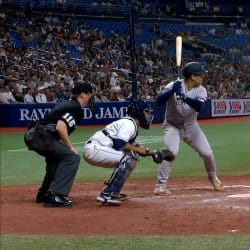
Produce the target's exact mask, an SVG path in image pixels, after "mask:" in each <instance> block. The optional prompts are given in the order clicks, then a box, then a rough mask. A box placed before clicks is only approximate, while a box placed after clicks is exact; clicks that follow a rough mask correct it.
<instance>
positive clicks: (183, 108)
mask: <svg viewBox="0 0 250 250" xmlns="http://www.w3.org/2000/svg"><path fill="white" fill-rule="evenodd" d="M206 73H207V71H205V70H204V69H203V67H202V65H201V64H200V63H197V62H190V63H187V64H186V65H185V66H184V67H183V76H184V79H181V80H177V81H174V82H170V83H169V84H167V85H166V86H165V88H164V89H163V90H162V91H161V93H159V95H158V96H157V99H156V103H157V105H164V104H165V105H166V113H165V120H164V123H163V126H164V143H165V145H166V147H167V148H168V149H169V150H170V151H172V152H173V154H174V155H175V157H176V156H177V154H178V152H179V145H180V140H183V141H184V142H185V143H187V144H188V145H189V146H190V147H191V148H193V149H194V150H195V151H196V152H197V153H198V154H199V156H200V157H201V158H202V159H203V162H204V165H205V169H206V171H207V174H208V179H209V181H210V182H211V183H212V185H213V187H214V189H215V190H217V191H222V190H223V185H222V183H221V182H220V180H219V179H218V177H217V174H216V162H215V158H214V154H213V151H212V149H211V146H210V144H209V142H208V140H207V138H206V136H205V134H204V133H203V132H202V130H201V128H200V126H199V124H198V122H197V115H198V112H199V111H200V110H201V108H202V105H203V104H204V102H205V101H206V99H207V90H206V88H205V87H204V86H202V83H203V78H204V75H205V74H206ZM172 163H173V161H171V162H170V161H166V160H165V161H162V163H161V164H160V166H159V170H158V177H157V183H156V186H155V189H154V194H155V195H168V194H170V193H171V192H170V191H169V190H168V189H167V181H168V178H169V174H170V170H171V166H172Z"/></svg>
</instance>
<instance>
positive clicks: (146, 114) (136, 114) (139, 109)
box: [127, 100, 154, 129]
mask: <svg viewBox="0 0 250 250" xmlns="http://www.w3.org/2000/svg"><path fill="white" fill-rule="evenodd" d="M127 115H128V116H131V117H133V118H136V119H138V120H139V124H140V127H141V128H144V129H149V128H150V125H151V123H152V120H153V118H154V116H153V115H152V109H151V107H150V105H149V104H148V103H146V102H145V101H142V100H131V101H130V103H129V105H128V109H127Z"/></svg>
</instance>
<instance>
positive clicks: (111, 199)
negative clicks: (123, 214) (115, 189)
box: [96, 192, 122, 205]
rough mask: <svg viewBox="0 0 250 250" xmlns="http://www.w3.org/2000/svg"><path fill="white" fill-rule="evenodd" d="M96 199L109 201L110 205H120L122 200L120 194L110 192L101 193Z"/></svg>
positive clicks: (103, 202)
mask: <svg viewBox="0 0 250 250" xmlns="http://www.w3.org/2000/svg"><path fill="white" fill-rule="evenodd" d="M96 200H97V201H98V202H101V203H102V204H105V203H108V204H110V205H120V204H121V203H122V202H121V200H120V198H119V196H116V195H112V194H109V193H104V192H102V193H100V194H99V195H98V196H97V197H96Z"/></svg>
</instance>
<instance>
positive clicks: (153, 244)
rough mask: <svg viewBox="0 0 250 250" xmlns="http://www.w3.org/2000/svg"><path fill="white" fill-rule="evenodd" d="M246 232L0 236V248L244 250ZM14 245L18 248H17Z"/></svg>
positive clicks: (248, 239) (248, 237)
mask: <svg viewBox="0 0 250 250" xmlns="http://www.w3.org/2000/svg"><path fill="white" fill-rule="evenodd" d="M249 242H250V236H249V235H241V236H239V235H230V236H205V235H204V236H195V237H188V236H178V237H177V236H154V237H98V238H96V237H84V238H82V237H56V241H55V237H44V236H3V237H2V245H1V249H2V250H16V249H18V250H33V249H36V250H48V249H49V250H58V249H60V250H69V249H70V250H135V249H139V250H152V249H155V250H168V249H169V250H177V249H178V250H189V249H190V250H191V249H192V250H203V249H204V250H248V249H249V244H250V243H249ZM17 246H18V247H17Z"/></svg>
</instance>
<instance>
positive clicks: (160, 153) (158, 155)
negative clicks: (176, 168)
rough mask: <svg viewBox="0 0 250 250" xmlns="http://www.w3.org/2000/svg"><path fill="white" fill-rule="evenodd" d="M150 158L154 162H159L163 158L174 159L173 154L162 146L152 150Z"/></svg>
mask: <svg viewBox="0 0 250 250" xmlns="http://www.w3.org/2000/svg"><path fill="white" fill-rule="evenodd" d="M152 158H153V161H154V162H155V163H157V164H159V163H161V162H162V161H163V160H166V161H173V160H174V159H175V156H174V154H173V153H172V152H171V151H170V150H168V149H166V148H164V149H159V150H156V151H154V153H153V155H152Z"/></svg>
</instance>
